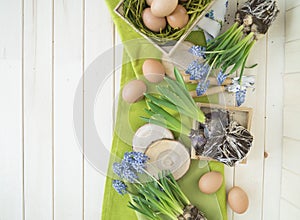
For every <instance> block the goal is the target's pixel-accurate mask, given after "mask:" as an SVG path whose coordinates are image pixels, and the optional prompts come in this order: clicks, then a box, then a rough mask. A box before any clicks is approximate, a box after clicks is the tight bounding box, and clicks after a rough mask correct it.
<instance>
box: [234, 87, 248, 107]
mask: <svg viewBox="0 0 300 220" xmlns="http://www.w3.org/2000/svg"><path fill="white" fill-rule="evenodd" d="M235 98H236V104H237V105H238V106H241V105H242V104H243V103H244V102H245V100H246V89H239V90H238V91H236V93H235Z"/></svg>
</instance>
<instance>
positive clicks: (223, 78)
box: [217, 70, 228, 86]
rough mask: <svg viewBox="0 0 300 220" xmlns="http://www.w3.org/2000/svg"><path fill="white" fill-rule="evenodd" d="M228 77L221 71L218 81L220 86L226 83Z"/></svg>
mask: <svg viewBox="0 0 300 220" xmlns="http://www.w3.org/2000/svg"><path fill="white" fill-rule="evenodd" d="M227 76H228V75H227V74H224V73H223V72H222V70H220V72H219V74H218V76H217V81H218V85H219V86H220V85H222V84H223V82H224V81H225V79H226V78H227Z"/></svg>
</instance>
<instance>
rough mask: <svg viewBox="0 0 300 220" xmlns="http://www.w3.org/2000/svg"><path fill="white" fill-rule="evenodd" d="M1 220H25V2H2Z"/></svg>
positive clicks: (0, 30)
mask: <svg viewBox="0 0 300 220" xmlns="http://www.w3.org/2000/svg"><path fill="white" fill-rule="evenodd" d="M0 10H1V13H0V27H1V28H0V36H1V38H0V72H1V74H0V100H1V114H0V167H1V169H0V189H1V190H0V198H1V199H0V210H1V211H0V219H1V220H11V219H23V217H24V216H23V187H24V186H23V141H22V140H23V135H22V114H23V112H22V108H23V107H22V41H23V40H22V34H23V31H22V28H23V26H22V24H23V21H22V12H23V9H22V2H21V1H1V2H0Z"/></svg>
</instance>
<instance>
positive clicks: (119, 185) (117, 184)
mask: <svg viewBox="0 0 300 220" xmlns="http://www.w3.org/2000/svg"><path fill="white" fill-rule="evenodd" d="M112 185H113V187H114V189H115V190H116V191H117V192H118V193H119V194H121V195H124V194H126V193H127V186H126V185H125V183H124V182H122V181H120V180H113V183H112Z"/></svg>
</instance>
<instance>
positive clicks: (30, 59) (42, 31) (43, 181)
mask: <svg viewBox="0 0 300 220" xmlns="http://www.w3.org/2000/svg"><path fill="white" fill-rule="evenodd" d="M24 3H25V5H24V30H25V32H24V115H25V118H24V136H25V141H24V151H25V152H24V156H25V158H24V163H25V165H24V166H25V167H24V176H25V218H26V219H44V220H50V219H52V214H53V212H52V211H53V210H52V199H53V198H52V111H51V109H52V2H51V1H46V0H42V1H39V3H37V1H32V2H31V1H30V2H29V1H25V2H24ZM37 192H38V193H37Z"/></svg>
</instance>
